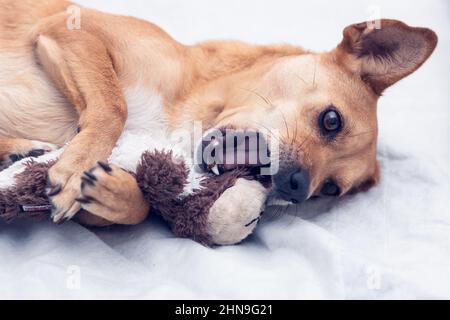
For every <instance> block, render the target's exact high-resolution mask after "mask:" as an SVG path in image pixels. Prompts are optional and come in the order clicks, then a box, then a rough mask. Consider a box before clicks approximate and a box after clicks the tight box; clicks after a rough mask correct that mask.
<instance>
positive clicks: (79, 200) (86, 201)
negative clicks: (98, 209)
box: [75, 197, 91, 204]
mask: <svg viewBox="0 0 450 320" xmlns="http://www.w3.org/2000/svg"><path fill="white" fill-rule="evenodd" d="M75 201H76V202H79V203H81V204H88V203H91V200H90V199H87V198H86V197H84V198H83V197H82V198H76V199H75Z"/></svg>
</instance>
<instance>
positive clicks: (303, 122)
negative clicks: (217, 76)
mask: <svg viewBox="0 0 450 320" xmlns="http://www.w3.org/2000/svg"><path fill="white" fill-rule="evenodd" d="M378 27H379V28H377V24H376V23H375V24H371V23H360V24H354V25H351V26H349V27H347V28H345V30H344V38H343V40H342V42H341V43H340V44H339V45H338V46H337V48H336V49H334V50H332V51H330V52H326V53H321V54H313V53H305V54H302V55H295V56H287V57H283V58H278V59H276V61H269V62H267V63H266V64H262V65H261V66H260V67H258V68H254V69H252V70H250V71H248V72H247V73H246V74H245V75H243V76H242V77H241V78H236V79H235V82H234V83H233V86H232V89H230V91H232V93H230V94H229V97H231V98H229V100H228V102H227V106H226V107H225V109H224V110H223V111H222V113H221V114H220V116H219V117H218V118H217V119H218V121H217V123H215V126H216V127H233V128H235V129H238V130H239V129H246V130H264V129H267V131H268V132H269V133H270V134H269V138H271V139H277V140H278V141H279V152H273V151H274V150H272V158H273V157H277V159H279V170H278V173H277V174H275V175H274V176H273V178H272V182H273V185H274V190H275V192H276V193H277V194H278V195H279V196H280V197H281V198H283V199H284V200H287V201H292V202H303V201H304V200H306V199H308V198H310V197H312V196H340V195H344V194H347V193H351V192H357V191H360V190H367V189H368V188H370V187H371V186H372V185H374V184H376V182H377V181H378V179H379V169H378V163H377V159H376V147H377V108H376V107H377V101H378V99H379V97H380V96H381V94H382V92H383V91H384V90H385V89H386V88H387V87H389V86H391V85H393V84H394V83H396V82H397V81H399V80H400V79H402V78H404V77H406V76H407V75H409V74H411V73H412V72H414V71H415V70H416V69H417V68H419V67H420V66H421V65H422V64H423V63H424V62H425V61H426V60H427V59H428V57H429V56H430V55H431V53H432V52H433V50H434V48H435V47H436V44H437V37H436V34H435V33H434V32H433V31H431V30H429V29H425V28H413V27H409V26H407V25H406V24H404V23H402V22H399V21H395V20H381V22H380V24H379V26H378ZM273 132H277V133H278V135H275V134H272V133H273Z"/></svg>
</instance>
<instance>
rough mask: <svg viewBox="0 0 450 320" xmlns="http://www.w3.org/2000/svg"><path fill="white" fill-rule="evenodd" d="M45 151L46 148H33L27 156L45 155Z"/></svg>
mask: <svg viewBox="0 0 450 320" xmlns="http://www.w3.org/2000/svg"><path fill="white" fill-rule="evenodd" d="M45 152H46V151H45V150H44V149H34V150H31V151H30V152H28V154H27V157H33V158H37V157H40V156H42V155H44V154H45Z"/></svg>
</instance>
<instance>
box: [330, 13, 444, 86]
mask: <svg viewBox="0 0 450 320" xmlns="http://www.w3.org/2000/svg"><path fill="white" fill-rule="evenodd" d="M437 41H438V39H437V36H436V34H435V33H434V32H433V31H432V30H430V29H426V28H413V27H410V26H408V25H406V24H404V23H403V22H400V21H397V20H387V19H383V20H380V21H375V22H367V23H366V22H364V23H358V24H353V25H351V26H348V27H347V28H345V30H344V39H343V40H342V42H341V43H340V44H339V46H338V47H337V48H336V50H335V51H334V54H335V58H336V59H337V61H338V62H339V63H340V64H344V65H345V66H346V67H347V68H349V69H350V70H351V71H352V72H355V73H357V74H359V76H360V77H361V78H362V80H363V81H365V82H366V83H367V84H368V85H369V86H370V87H371V88H372V89H373V91H374V92H375V93H376V94H377V95H381V93H382V92H383V90H384V89H386V88H387V87H389V86H391V85H393V84H394V83H396V82H397V81H399V80H400V79H402V78H404V77H406V76H407V75H409V74H411V73H412V72H414V71H415V70H417V68H419V67H420V66H421V65H422V64H423V63H424V62H425V61H426V60H427V59H428V57H429V56H430V55H431V53H432V52H433V50H434V48H435V47H436V45H437Z"/></svg>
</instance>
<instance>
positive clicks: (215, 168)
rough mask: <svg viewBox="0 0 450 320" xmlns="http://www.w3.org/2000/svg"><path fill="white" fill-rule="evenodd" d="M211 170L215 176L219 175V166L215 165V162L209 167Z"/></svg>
mask: <svg viewBox="0 0 450 320" xmlns="http://www.w3.org/2000/svg"><path fill="white" fill-rule="evenodd" d="M211 171H212V172H213V173H214V174H215V175H216V176H220V172H219V167H218V166H217V164H216V165H215V166H214V167H212V168H211Z"/></svg>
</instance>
